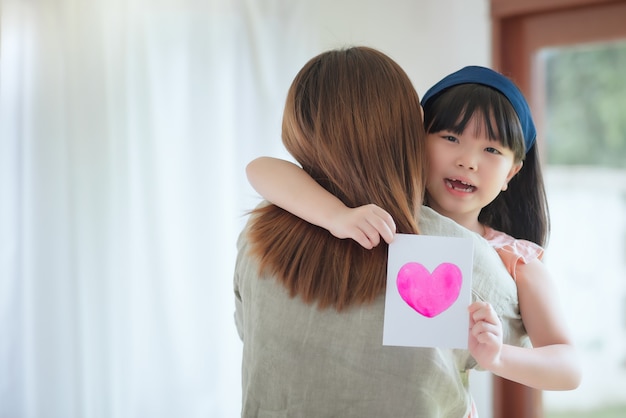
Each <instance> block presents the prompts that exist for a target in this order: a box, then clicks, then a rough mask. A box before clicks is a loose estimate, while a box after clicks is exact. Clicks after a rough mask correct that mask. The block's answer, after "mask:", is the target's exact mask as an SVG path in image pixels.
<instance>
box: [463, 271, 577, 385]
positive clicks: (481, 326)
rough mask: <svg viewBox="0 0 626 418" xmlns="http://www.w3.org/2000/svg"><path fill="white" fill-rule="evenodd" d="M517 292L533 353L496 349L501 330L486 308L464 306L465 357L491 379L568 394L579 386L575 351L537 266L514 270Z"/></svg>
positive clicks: (548, 283) (547, 280)
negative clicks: (467, 333)
mask: <svg viewBox="0 0 626 418" xmlns="http://www.w3.org/2000/svg"><path fill="white" fill-rule="evenodd" d="M516 277H517V279H516V282H517V289H518V290H517V292H518V298H519V305H520V311H521V314H522V320H523V322H524V326H525V327H526V331H527V332H528V336H529V337H530V340H531V342H532V344H533V348H523V347H515V346H512V345H507V344H502V325H501V324H500V321H499V319H498V317H497V315H496V314H495V311H494V310H493V309H492V308H491V306H490V305H489V304H486V303H484V302H475V303H473V304H472V305H470V327H471V329H470V351H471V353H472V355H473V356H474V358H475V359H476V361H477V362H478V364H480V366H481V367H483V368H485V369H487V370H489V371H491V372H492V373H494V374H495V375H498V376H500V377H503V378H505V379H508V380H512V381H515V382H518V383H521V384H523V385H526V386H530V387H533V388H536V389H541V390H572V389H575V388H577V387H578V385H579V384H580V380H581V374H582V372H581V367H580V364H579V360H578V357H577V353H576V349H575V347H574V345H573V343H572V340H571V338H570V337H569V335H568V332H567V330H566V329H565V326H564V324H565V322H564V321H563V317H562V315H561V313H560V309H559V307H558V303H557V300H556V298H555V297H554V295H556V290H555V287H554V284H553V283H552V281H551V279H550V276H549V274H548V273H547V269H546V267H545V266H544V264H543V263H542V262H541V261H540V260H538V259H537V260H533V261H531V262H529V263H528V264H519V265H518V267H517V270H516Z"/></svg>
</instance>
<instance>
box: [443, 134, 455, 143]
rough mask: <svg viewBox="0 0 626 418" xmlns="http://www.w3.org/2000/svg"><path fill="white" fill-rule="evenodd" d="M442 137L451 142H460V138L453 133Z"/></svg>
mask: <svg viewBox="0 0 626 418" xmlns="http://www.w3.org/2000/svg"><path fill="white" fill-rule="evenodd" d="M442 138H443V139H445V140H446V141H450V142H459V140H458V139H457V138H456V137H455V136H452V135H443V136H442Z"/></svg>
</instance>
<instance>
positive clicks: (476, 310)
mask: <svg viewBox="0 0 626 418" xmlns="http://www.w3.org/2000/svg"><path fill="white" fill-rule="evenodd" d="M468 309H469V314H470V333H469V350H470V353H471V354H472V356H473V357H474V359H475V360H476V361H477V362H478V364H479V365H480V366H481V367H482V368H484V369H486V370H491V369H492V368H493V367H494V365H496V364H498V362H499V361H500V353H501V351H502V344H503V343H502V338H503V337H502V323H501V322H500V318H498V315H497V314H496V312H495V310H494V309H493V307H492V306H491V305H490V304H489V303H487V302H474V303H472V304H471V305H470V306H469V308H468Z"/></svg>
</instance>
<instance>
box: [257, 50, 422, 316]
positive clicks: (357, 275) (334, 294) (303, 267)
mask: <svg viewBox="0 0 626 418" xmlns="http://www.w3.org/2000/svg"><path fill="white" fill-rule="evenodd" d="M420 113H421V111H420V104H419V98H418V95H417V93H416V91H415V89H414V87H413V85H412V84H411V81H410V79H409V78H408V76H407V75H406V73H405V72H404V70H402V69H401V68H400V66H399V65H398V64H397V63H395V62H394V61H393V60H392V59H391V58H389V57H388V56H386V55H384V54H383V53H381V52H379V51H376V50H374V49H371V48H365V47H354V48H348V49H342V50H333V51H328V52H325V53H322V54H320V55H318V56H317V57H315V58H313V59H311V60H310V61H309V62H308V63H306V64H305V66H304V67H303V68H302V69H301V70H300V72H299V73H298V74H297V75H296V77H295V79H294V80H293V83H292V84H291V87H290V88H289V92H288V95H287V100H286V104H285V111H284V115H283V130H282V138H283V143H284V145H285V147H286V148H287V150H288V151H289V152H290V153H291V155H292V156H293V157H294V158H295V159H296V160H297V161H298V162H299V163H300V164H301V165H302V168H303V169H304V170H305V171H306V172H307V173H308V174H309V175H311V177H313V178H314V179H315V180H316V181H317V182H318V183H320V184H321V185H322V186H323V187H324V188H325V189H326V190H328V191H330V192H331V193H333V194H334V195H335V196H337V197H339V199H341V200H342V201H343V202H344V203H345V204H346V205H347V206H350V207H356V206H361V205H365V204H368V203H374V204H376V205H378V206H380V207H383V208H385V209H386V210H387V211H388V212H389V213H390V214H391V216H392V217H393V219H394V220H395V222H396V227H397V230H398V232H402V233H413V234H415V233H418V232H419V230H418V226H417V213H418V211H419V208H420V207H421V204H422V198H423V193H424V179H425V174H426V173H425V166H426V164H425V158H426V156H425V152H424V150H425V132H424V126H423V122H422V118H421V115H420ZM248 237H249V240H250V243H251V252H252V254H253V255H255V256H257V257H258V258H259V260H260V270H261V272H262V273H268V274H271V275H273V276H275V277H276V278H277V279H278V280H279V281H280V282H282V283H283V285H284V286H285V287H286V288H287V289H289V291H290V292H291V295H292V296H295V295H300V296H301V297H302V298H303V299H304V301H306V302H309V303H310V302H313V301H317V302H318V306H319V307H327V306H334V307H335V308H336V309H337V310H341V309H342V308H344V307H346V306H348V305H350V304H352V303H362V302H368V301H373V300H374V299H375V298H376V297H378V296H379V295H380V294H381V293H382V292H383V291H384V289H385V284H386V262H387V245H386V244H384V243H381V244H379V245H378V246H377V247H376V248H374V249H373V250H366V249H364V248H363V247H361V246H360V245H359V244H357V243H356V242H355V241H353V240H347V239H346V240H340V239H337V238H335V237H333V236H332V235H331V234H330V233H329V232H328V231H326V230H324V229H322V228H318V227H316V226H314V225H311V224H309V223H307V222H306V221H304V220H302V219H300V218H298V217H296V216H294V215H292V214H291V213H289V212H286V211H284V210H282V209H280V208H278V207H277V206H274V205H268V206H265V207H262V208H259V209H256V210H254V211H253V212H252V218H251V224H250V229H249V234H248Z"/></svg>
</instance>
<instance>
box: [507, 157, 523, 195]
mask: <svg viewBox="0 0 626 418" xmlns="http://www.w3.org/2000/svg"><path fill="white" fill-rule="evenodd" d="M523 165H524V162H523V161H520V162H519V163H517V164H514V165H513V167H511V171H509V175H508V176H506V181H505V182H504V184H503V185H502V191H503V192H504V191H506V189H508V188H509V182H510V181H511V179H512V178H513V177H515V175H516V174H517V173H519V171H520V170H521V169H522V166H523Z"/></svg>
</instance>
